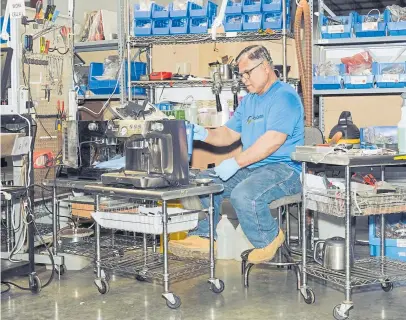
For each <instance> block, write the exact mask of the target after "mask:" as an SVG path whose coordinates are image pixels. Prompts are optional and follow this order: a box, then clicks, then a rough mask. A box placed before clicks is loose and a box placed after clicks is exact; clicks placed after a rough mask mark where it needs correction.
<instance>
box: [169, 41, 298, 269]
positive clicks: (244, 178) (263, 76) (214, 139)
mask: <svg viewBox="0 0 406 320" xmlns="http://www.w3.org/2000/svg"><path fill="white" fill-rule="evenodd" d="M236 62H237V63H238V68H239V72H240V73H239V75H240V77H241V80H242V82H243V83H244V84H245V86H246V88H247V90H248V92H249V94H248V95H247V96H245V97H244V98H243V100H242V101H241V104H240V105H239V107H238V108H237V110H236V111H235V113H234V116H233V117H232V118H231V119H230V120H229V121H228V122H227V123H226V124H225V125H224V126H222V127H220V128H218V129H214V130H207V129H205V128H203V127H200V126H195V129H194V139H196V140H201V141H204V142H206V143H208V144H212V145H215V146H228V145H231V144H233V143H234V142H236V141H238V140H240V139H241V142H242V147H243V148H242V150H243V151H242V152H241V153H240V154H239V155H238V156H236V157H234V158H230V159H227V160H224V161H223V162H222V163H220V165H218V166H217V167H215V168H214V171H215V174H216V175H217V176H218V178H216V179H215V180H216V181H215V182H217V183H223V184H224V192H223V193H221V194H220V195H216V196H215V201H214V202H215V205H214V209H215V212H214V221H215V228H216V225H217V223H218V221H219V209H220V205H221V202H222V200H223V199H225V198H230V201H231V204H232V205H233V207H234V209H235V211H236V213H237V216H238V220H239V222H240V224H241V227H242V230H243V231H244V233H245V235H246V236H247V238H248V239H249V240H250V242H251V243H252V245H253V246H254V247H255V249H253V250H252V251H251V252H250V253H249V256H248V261H249V262H250V263H261V262H265V261H269V260H271V259H272V258H273V257H274V256H275V253H276V251H277V250H278V248H279V247H280V246H281V245H282V244H283V242H284V241H285V236H284V234H283V231H282V230H280V229H279V228H278V223H277V221H276V220H275V219H274V218H273V217H272V216H271V214H270V211H269V204H270V203H271V202H272V201H275V200H278V199H280V198H282V197H285V196H288V195H293V194H296V193H299V192H300V190H301V183H300V165H299V164H298V163H296V162H293V161H292V160H291V159H290V154H291V153H292V152H293V151H294V150H295V148H296V146H298V145H303V143H304V119H303V105H302V102H301V100H300V97H299V96H298V94H297V93H296V91H295V90H294V89H293V88H292V87H291V86H290V85H289V84H286V83H283V82H281V81H279V79H278V77H277V76H276V74H275V72H274V68H273V64H272V60H271V57H270V55H269V52H268V51H267V49H266V48H265V47H263V46H249V47H247V48H245V49H244V50H243V51H242V52H241V53H240V54H239V56H238V57H237V59H236ZM201 201H202V204H203V206H205V207H208V206H209V201H208V197H203V198H201ZM208 235H209V223H208V218H206V219H205V220H201V221H199V224H198V227H197V228H196V229H194V230H192V231H191V232H189V234H188V237H187V238H186V239H184V240H177V241H171V242H170V243H169V249H170V250H171V252H173V253H174V254H176V255H179V256H197V257H199V258H207V256H208V252H209V239H208Z"/></svg>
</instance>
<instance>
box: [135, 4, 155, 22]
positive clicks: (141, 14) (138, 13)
mask: <svg viewBox="0 0 406 320" xmlns="http://www.w3.org/2000/svg"><path fill="white" fill-rule="evenodd" d="M154 5H155V4H154V3H152V4H151V5H150V7H149V10H142V9H141V5H140V4H139V3H136V4H134V18H135V19H137V18H151V13H152V8H153V7H154Z"/></svg>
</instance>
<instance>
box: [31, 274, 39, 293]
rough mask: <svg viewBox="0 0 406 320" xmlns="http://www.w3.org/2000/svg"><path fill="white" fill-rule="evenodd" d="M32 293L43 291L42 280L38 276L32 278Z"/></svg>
mask: <svg viewBox="0 0 406 320" xmlns="http://www.w3.org/2000/svg"><path fill="white" fill-rule="evenodd" d="M30 287H31V292H32V293H40V292H41V289H42V284H41V280H40V278H39V277H38V276H37V275H34V276H33V277H32V283H31V284H30Z"/></svg>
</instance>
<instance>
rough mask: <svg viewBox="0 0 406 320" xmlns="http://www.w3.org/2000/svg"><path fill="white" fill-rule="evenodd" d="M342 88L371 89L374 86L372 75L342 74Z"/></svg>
mask: <svg viewBox="0 0 406 320" xmlns="http://www.w3.org/2000/svg"><path fill="white" fill-rule="evenodd" d="M343 80H344V88H346V89H371V88H373V87H374V75H367V76H352V75H348V74H346V75H344V76H343Z"/></svg>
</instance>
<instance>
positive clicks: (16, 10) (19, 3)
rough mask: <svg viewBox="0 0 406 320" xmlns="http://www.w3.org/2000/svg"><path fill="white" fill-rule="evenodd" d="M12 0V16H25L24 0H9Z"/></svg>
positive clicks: (15, 17) (13, 17)
mask: <svg viewBox="0 0 406 320" xmlns="http://www.w3.org/2000/svg"><path fill="white" fill-rule="evenodd" d="M9 1H10V7H9V8H10V18H11V19H18V18H21V17H22V16H25V2H24V0H9Z"/></svg>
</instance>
